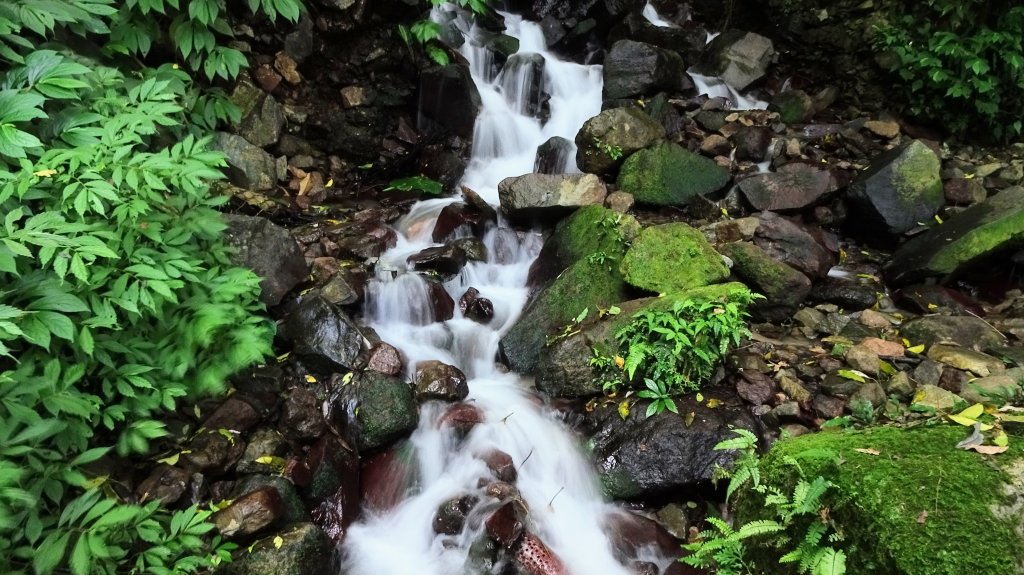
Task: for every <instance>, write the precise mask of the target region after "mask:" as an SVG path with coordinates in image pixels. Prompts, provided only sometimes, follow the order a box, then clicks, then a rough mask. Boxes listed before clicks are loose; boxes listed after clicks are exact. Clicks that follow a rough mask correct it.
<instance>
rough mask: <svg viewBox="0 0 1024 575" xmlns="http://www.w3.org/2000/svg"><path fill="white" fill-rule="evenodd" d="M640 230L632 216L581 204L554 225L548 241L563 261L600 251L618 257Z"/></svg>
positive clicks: (573, 260) (581, 257)
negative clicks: (551, 236)
mask: <svg viewBox="0 0 1024 575" xmlns="http://www.w3.org/2000/svg"><path fill="white" fill-rule="evenodd" d="M639 233H640V224H639V223H637V221H636V218H634V217H633V216H628V215H622V214H619V213H617V212H615V211H612V210H609V209H608V208H606V207H604V206H598V205H594V206H584V207H582V208H580V209H578V210H576V211H575V212H574V213H573V214H572V215H571V216H569V217H567V218H565V219H564V220H562V221H561V222H559V224H558V226H556V227H555V233H554V234H553V240H552V242H553V243H555V244H556V245H557V246H558V250H559V255H560V256H561V257H563V258H564V259H566V260H567V262H575V261H578V260H581V259H583V258H585V257H587V256H589V255H591V254H595V253H599V252H604V253H606V254H608V255H609V256H614V257H622V255H623V254H624V253H625V252H626V246H627V245H628V243H629V242H631V241H632V240H633V238H635V237H636V235H637V234H639Z"/></svg>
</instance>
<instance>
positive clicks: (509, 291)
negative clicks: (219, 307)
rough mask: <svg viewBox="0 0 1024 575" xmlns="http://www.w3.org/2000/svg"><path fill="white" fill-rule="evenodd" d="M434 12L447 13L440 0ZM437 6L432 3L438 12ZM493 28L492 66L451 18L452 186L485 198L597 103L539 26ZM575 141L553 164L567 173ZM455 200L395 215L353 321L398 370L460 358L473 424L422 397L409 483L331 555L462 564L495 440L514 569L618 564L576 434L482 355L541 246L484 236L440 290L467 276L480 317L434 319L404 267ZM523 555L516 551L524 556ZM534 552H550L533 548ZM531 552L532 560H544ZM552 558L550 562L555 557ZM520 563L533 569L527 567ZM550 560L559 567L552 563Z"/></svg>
mask: <svg viewBox="0 0 1024 575" xmlns="http://www.w3.org/2000/svg"><path fill="white" fill-rule="evenodd" d="M439 10H442V11H452V10H453V9H452V8H450V7H442V8H441V9H439ZM442 15H444V14H443V13H435V16H437V17H440V16H442ZM503 16H504V18H505V24H506V26H507V30H506V33H507V34H509V35H512V36H515V37H516V38H518V39H519V42H520V48H519V53H518V54H517V55H514V56H512V57H511V58H509V63H508V64H506V66H505V68H504V69H503V70H501V71H500V72H498V73H497V74H495V73H494V72H493V70H492V69H491V61H492V59H491V58H490V56H489V55H488V53H487V51H486V50H485V49H484V48H483V47H482V46H481V45H480V42H478V41H476V39H475V34H476V30H474V29H473V28H472V27H471V25H470V23H469V21H468V20H466V19H463V17H462V16H459V17H458V22H459V25H460V27H461V28H462V29H463V30H464V32H465V33H466V36H467V42H466V43H465V45H464V46H463V48H462V53H463V55H464V56H465V57H466V59H467V60H468V61H469V63H470V69H471V71H472V74H473V79H474V81H475V82H476V84H477V88H478V89H479V91H480V94H481V97H482V101H483V110H482V112H481V114H480V116H479V117H478V118H477V123H476V129H475V134H474V142H473V153H472V158H471V161H470V163H469V166H468V169H467V171H466V174H465V176H464V179H463V185H465V186H467V187H469V188H471V189H473V190H475V191H476V192H478V193H479V194H480V196H481V197H483V198H484V199H486V200H487V201H488V202H489V203H491V204H492V205H493V204H497V203H498V195H497V188H498V182H500V181H501V180H502V179H504V178H506V177H509V176H518V175H522V174H525V173H530V172H532V171H533V167H534V160H535V155H536V151H537V147H538V146H539V145H540V144H542V143H543V142H545V141H546V140H547V139H549V138H550V137H552V136H561V137H564V138H566V139H568V140H569V141H572V140H573V139H574V137H575V134H576V132H577V131H578V130H579V129H580V127H581V126H582V124H583V122H584V121H586V120H587V119H589V118H590V117H592V116H594V115H596V114H598V113H599V112H600V109H601V89H602V80H601V69H600V67H597V66H582V65H578V64H573V63H568V62H562V61H560V60H558V59H557V58H556V57H554V56H553V55H552V54H550V53H549V52H548V51H547V48H546V45H545V43H544V37H543V34H542V32H541V29H540V27H539V26H538V25H536V24H534V23H530V22H525V21H523V20H522V19H521V18H519V17H517V16H514V15H510V14H503ZM536 82H541V83H542V84H541V86H542V87H543V92H544V94H545V95H546V96H547V97H548V98H549V99H548V102H547V104H548V106H549V111H550V115H549V119H548V120H547V121H546V122H541V121H540V120H539V119H538V118H536V117H534V116H533V115H531V113H532V112H535V111H536V110H535V109H534V108H535V107H536V106H537V105H538V104H539V102H538V101H536V100H534V101H530V100H531V99H534V98H536V96H537V88H538V86H537V84H536ZM574 158H575V150H572V153H569V154H567V158H566V165H565V166H563V168H564V171H566V172H573V171H578V170H577V168H576V164H575V159H574ZM454 201H456V200H455V199H440V200H430V201H424V202H420V203H419V204H417V205H416V206H415V207H414V208H413V209H412V210H411V211H410V213H409V214H408V215H407V216H406V217H405V218H403V219H402V220H400V221H399V223H398V225H397V228H398V229H397V231H398V232H399V240H398V243H397V245H396V246H395V247H394V248H393V249H391V250H389V251H388V252H387V253H385V254H384V255H383V256H382V257H381V258H380V261H379V263H378V267H377V269H378V276H377V278H376V279H375V280H374V281H373V282H371V285H370V286H369V294H368V297H367V303H366V307H365V319H366V320H367V321H368V323H370V325H372V327H373V328H374V329H375V330H376V331H377V333H378V334H379V335H380V337H381V339H382V340H384V341H387V342H388V343H391V344H392V345H394V346H396V347H398V348H399V349H400V350H401V351H402V353H403V354H404V356H405V358H406V360H407V366H408V374H409V375H410V376H411V375H412V374H413V371H414V369H415V365H416V364H417V362H420V361H424V360H440V361H442V362H445V363H448V364H452V365H455V366H457V367H459V368H460V369H462V370H463V371H464V372H465V373H466V375H467V377H468V378H469V387H470V395H469V398H468V399H467V401H469V402H471V403H472V404H473V405H474V406H475V407H476V408H478V409H479V410H480V411H481V412H482V414H483V420H484V421H483V423H480V424H478V425H476V426H475V427H473V429H472V431H471V432H470V433H469V435H468V436H467V437H465V438H464V439H459V438H457V437H456V435H455V434H454V432H453V431H452V430H451V429H450V428H443V429H442V428H441V426H440V425H439V419H440V418H441V417H442V415H443V413H444V410H445V406H444V405H441V404H426V405H424V406H423V407H422V408H421V414H420V425H419V428H418V429H417V430H416V431H415V432H414V434H413V435H412V437H411V439H410V445H411V446H412V448H413V449H412V451H413V453H414V457H415V463H414V465H415V467H416V476H417V483H416V485H415V487H414V488H412V489H411V490H410V491H411V492H410V493H408V494H407V495H406V497H405V499H404V500H402V501H401V502H400V503H398V504H397V505H396V506H394V507H393V508H391V509H389V510H386V511H377V512H375V511H371V510H368V511H367V512H366V514H364V517H363V518H362V520H361V521H360V522H358V523H357V524H355V525H353V526H352V528H351V530H350V531H349V533H348V535H347V539H346V542H345V544H344V549H343V554H344V557H345V566H344V568H345V573H348V574H350V575H381V574H387V575H462V574H463V573H464V572H465V570H466V566H467V561H468V560H469V557H470V547H471V546H472V545H473V544H474V542H476V541H479V540H480V539H481V538H482V537H485V535H484V534H483V532H484V526H483V522H484V520H485V519H486V518H487V516H488V515H489V514H490V513H493V511H494V510H495V508H496V506H497V504H498V500H497V499H495V498H494V497H489V496H488V495H486V493H485V490H484V488H483V487H481V479H482V478H487V477H490V476H491V472H490V471H489V470H488V468H487V466H486V464H485V462H484V458H485V457H486V456H487V455H488V454H491V453H494V452H495V451H501V452H504V453H506V454H508V455H509V456H511V458H512V461H513V463H514V466H515V468H516V471H517V475H518V478H517V479H516V481H515V486H516V489H517V490H518V493H519V498H520V500H521V501H522V502H523V503H525V506H526V507H527V508H528V510H529V511H528V520H527V523H528V524H527V525H526V531H527V533H528V534H529V535H528V536H527V537H526V538H525V543H523V544H521V546H520V549H519V553H520V554H521V555H520V556H519V558H520V560H521V561H522V562H521V563H520V567H522V568H525V569H526V570H527V571H528V572H531V573H540V572H543V573H567V574H571V575H585V574H592V573H601V574H602V575H626V574H627V573H628V570H627V569H626V568H625V567H623V566H622V565H621V564H620V563H619V562H618V561H617V560H616V559H615V557H614V554H613V551H612V546H611V544H610V543H609V540H608V537H607V536H606V533H605V531H606V530H605V529H604V525H605V523H606V520H607V517H608V514H609V513H611V512H613V511H614V508H613V507H611V506H610V505H608V504H606V503H604V502H603V501H602V498H601V495H600V492H599V489H598V486H597V484H596V481H595V478H594V474H593V471H592V469H591V468H590V465H589V463H588V462H587V460H586V458H585V457H584V456H583V455H582V454H581V453H580V452H579V447H578V446H577V444H576V440H575V438H574V437H573V436H572V435H571V434H570V433H569V431H568V430H567V429H565V428H564V426H563V425H562V424H561V423H560V422H559V421H558V420H557V419H556V418H555V417H554V416H553V415H552V414H551V413H549V412H548V411H547V410H545V409H544V407H543V405H542V403H541V402H540V401H539V400H538V398H537V397H535V396H534V395H532V394H531V393H530V392H529V391H528V389H527V383H528V382H526V381H524V380H523V378H521V377H520V376H519V375H517V374H514V373H505V372H503V371H501V370H500V369H498V367H497V366H496V364H495V361H494V358H495V355H496V353H497V351H498V342H499V339H500V337H501V335H502V334H503V333H504V332H505V331H506V330H508V329H509V328H510V327H511V326H512V324H513V323H514V322H515V321H516V319H517V318H518V316H519V314H520V313H521V311H522V308H523V306H524V304H525V303H526V299H527V289H526V287H525V284H526V279H527V273H528V270H529V266H530V264H531V262H532V261H533V259H534V258H535V257H536V255H537V253H538V252H539V250H540V246H541V241H540V237H539V235H538V234H526V235H525V236H521V235H519V234H517V233H516V232H514V231H512V230H510V229H508V228H505V227H501V226H495V227H492V228H491V229H490V230H489V231H487V233H486V234H485V235H484V238H483V241H484V243H485V245H486V247H487V249H488V253H489V257H488V261H487V262H476V263H471V264H469V265H468V266H466V267H465V268H464V269H463V270H462V271H461V273H460V274H459V275H458V276H457V277H455V278H454V279H452V280H450V281H448V282H447V283H445V284H444V288H445V289H446V290H447V291H448V293H449V294H450V295H451V296H452V297H453V298H454V299H455V300H456V301H457V300H458V299H459V298H460V296H461V295H462V294H463V293H464V292H465V291H466V290H467V289H468V288H469V287H474V288H477V289H478V290H479V291H480V295H481V296H483V297H486V298H488V299H490V300H491V301H492V302H493V304H494V316H493V319H492V320H491V321H490V322H489V323H488V324H487V325H482V324H480V323H477V322H474V321H472V320H470V319H466V318H463V317H462V315H461V314H460V313H459V310H458V309H456V310H455V318H454V319H451V320H449V321H446V322H443V323H440V322H436V321H434V319H435V318H434V317H433V315H432V310H431V308H430V305H429V297H430V296H429V286H428V285H427V283H426V280H424V279H423V278H422V277H420V276H419V275H418V274H416V273H413V272H411V271H410V270H409V269H408V267H407V265H406V263H405V262H406V258H407V257H408V256H409V255H411V254H413V253H416V252H418V251H420V250H422V249H424V248H427V247H432V246H435V245H437V244H434V243H432V242H431V231H432V229H433V226H434V222H435V220H436V219H437V216H438V214H439V213H440V211H441V210H442V209H443V208H444V206H446V205H448V204H450V203H452V202H454ZM467 494H468V495H474V496H476V497H478V498H479V503H477V505H476V506H475V508H474V510H473V511H472V512H471V513H470V515H469V518H468V520H467V521H466V524H465V527H464V528H463V530H462V531H461V533H459V534H458V535H453V536H443V535H438V534H436V533H435V531H434V529H433V528H432V520H433V518H434V515H435V513H436V512H437V510H438V507H439V506H440V505H441V504H443V503H445V502H447V501H450V500H452V499H453V498H457V497H460V496H462V495H467ZM545 545H546V546H547V548H549V549H550V551H551V555H553V556H554V557H557V558H558V559H557V560H555V563H554V566H552V564H550V563H549V564H548V565H547V567H546V568H548V569H549V570H548V571H537V570H536V569H541V567H538V566H537V565H539V564H538V563H536V561H538V559H537V558H536V557H534V558H533V559H532V561H534V562H535V563H533V567H530V565H531V563H530V562H529V561H531V559H530V557H529V556H528V555H529V554H530V553H534V555H536V552H537V548H538V546H539V547H540V549H541V550H542V551H545V550H544V549H543V547H544V546H545ZM523 554H525V555H523ZM541 555H542V556H543V557H549V555H546V554H545V552H542V553H541ZM543 557H542V559H543ZM559 563H560V564H561V565H560V566H559V565H558V564H559ZM531 569H534V570H533V571H531ZM559 569H561V570H559Z"/></svg>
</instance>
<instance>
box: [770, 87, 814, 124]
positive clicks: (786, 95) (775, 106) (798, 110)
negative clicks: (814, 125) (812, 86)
mask: <svg viewBox="0 0 1024 575" xmlns="http://www.w3.org/2000/svg"><path fill="white" fill-rule="evenodd" d="M768 109H769V110H770V111H773V112H778V113H779V121H780V122H782V123H784V124H805V123H807V122H809V121H810V119H811V118H812V117H814V100H812V99H811V97H810V96H808V95H807V92H804V91H803V90H785V91H782V92H779V93H777V94H775V96H773V97H772V100H771V102H770V103H769V104H768Z"/></svg>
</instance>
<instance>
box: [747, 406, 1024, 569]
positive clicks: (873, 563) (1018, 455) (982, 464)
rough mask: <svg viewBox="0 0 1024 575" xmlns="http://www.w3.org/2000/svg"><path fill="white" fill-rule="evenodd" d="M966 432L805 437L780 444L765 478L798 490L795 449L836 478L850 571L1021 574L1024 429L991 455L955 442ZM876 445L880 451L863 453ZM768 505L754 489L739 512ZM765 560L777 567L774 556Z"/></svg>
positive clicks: (812, 471) (816, 471)
mask: <svg viewBox="0 0 1024 575" xmlns="http://www.w3.org/2000/svg"><path fill="white" fill-rule="evenodd" d="M967 433H968V431H967V430H965V428H963V427H959V426H946V425H943V426H934V427H920V428H912V429H906V428H896V427H879V428H873V429H868V430H864V431H839V432H832V433H828V432H822V433H817V434H810V435H803V436H800V437H796V438H792V439H786V440H782V441H779V442H778V443H776V444H775V446H774V447H773V448H772V450H771V451H770V452H769V453H768V454H767V455H766V456H765V458H764V459H763V461H762V466H761V472H762V477H763V480H764V481H765V482H766V483H768V484H769V485H775V486H779V487H781V488H782V490H783V492H786V491H787V490H791V489H792V487H793V485H794V483H795V481H796V479H797V478H796V475H795V470H794V468H793V467H792V466H791V465H787V464H785V463H784V462H783V459H784V458H786V457H796V458H798V460H799V461H800V464H801V466H802V467H803V470H804V474H805V476H806V477H808V478H813V477H816V476H818V475H821V476H823V477H825V478H826V479H828V480H829V481H831V482H832V483H834V484H835V485H836V491H835V496H836V499H835V500H834V501H835V503H834V504H833V505H832V506H831V508H830V517H831V519H832V520H833V521H835V522H836V525H837V526H838V528H839V529H840V530H841V532H842V533H843V535H844V537H845V540H844V541H843V542H842V543H840V544H839V546H840V547H842V548H843V549H844V550H845V551H846V554H847V558H848V559H847V572H848V573H857V574H858V575H962V574H963V573H978V574H981V573H986V574H988V573H992V574H997V573H998V574H1017V575H1020V574H1022V573H1024V515H1022V514H1021V508H1022V507H1024V436H1019V435H1015V436H1011V437H1010V450H1009V451H1008V452H1006V453H1002V454H1000V455H997V456H988V455H982V454H979V453H975V452H974V451H965V450H962V449H957V448H956V444H957V443H958V442H959V441H960V440H962V439H964V438H965V437H966V435H967ZM868 449H870V450H877V451H878V454H877V455H874V454H873V452H870V451H868V452H865V451H858V450H868ZM757 501H760V500H759V499H758V500H757ZM762 511H763V510H762V509H761V508H760V503H757V502H756V501H755V500H754V499H753V498H751V496H750V494H749V493H746V494H744V495H742V496H741V498H740V500H739V519H740V520H742V521H749V520H751V519H754V518H756V517H757V516H758V514H759V513H761V512H762ZM765 552H766V550H764V549H754V553H755V554H761V553H765ZM761 559H762V562H761V565H762V566H763V568H765V569H766V570H768V571H771V567H772V566H773V565H772V563H771V561H769V560H767V559H764V558H763V557H762V558H761ZM774 567H775V568H776V569H778V566H777V565H774ZM779 572H783V571H779ZM785 572H787V573H788V572H789V571H785Z"/></svg>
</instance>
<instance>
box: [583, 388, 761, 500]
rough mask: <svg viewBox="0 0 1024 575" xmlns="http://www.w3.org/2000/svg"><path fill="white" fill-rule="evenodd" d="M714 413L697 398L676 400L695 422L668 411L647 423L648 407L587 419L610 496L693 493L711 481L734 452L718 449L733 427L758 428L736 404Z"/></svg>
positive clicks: (610, 410) (601, 410)
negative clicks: (730, 427)
mask: <svg viewBox="0 0 1024 575" xmlns="http://www.w3.org/2000/svg"><path fill="white" fill-rule="evenodd" d="M720 400H724V401H723V404H721V405H719V407H716V408H715V409H710V408H708V407H706V406H705V405H703V404H701V403H698V402H697V401H696V400H695V399H694V398H693V397H692V396H688V397H684V398H681V399H677V400H676V403H677V404H678V405H679V411H680V412H681V413H690V412H693V413H694V418H693V421H692V423H690V424H689V425H687V421H686V420H684V418H682V417H679V416H678V415H676V414H674V413H670V412H668V411H666V412H663V413H661V414H659V415H655V416H653V417H649V418H645V417H644V416H643V413H644V411H645V410H646V408H647V404H646V402H639V403H637V404H635V405H634V406H633V407H632V408H631V409H630V414H629V417H627V418H625V419H623V418H622V417H620V416H619V414H618V412H617V409H616V406H614V405H613V406H600V407H597V408H596V409H594V411H593V412H591V413H589V414H587V416H586V417H587V427H588V428H589V429H592V430H594V434H593V436H592V438H591V442H592V444H593V446H594V447H593V456H594V460H595V461H596V462H597V464H598V469H599V473H600V475H601V482H602V484H603V486H604V491H605V494H606V495H607V496H608V497H611V498H615V499H634V498H645V497H655V496H658V495H663V494H667V493H671V492H673V491H675V490H679V489H687V488H692V487H694V486H696V485H698V484H702V483H705V482H708V481H710V480H711V479H712V477H713V476H714V473H715V469H716V468H717V467H719V466H721V467H727V466H729V465H730V464H731V463H732V462H733V461H734V460H735V458H736V454H735V453H734V452H728V451H715V450H714V449H713V448H714V446H715V445H716V444H717V443H718V442H720V441H722V440H724V439H727V438H731V437H733V436H734V434H733V432H732V431H731V430H730V429H729V426H730V425H735V426H737V427H743V428H746V429H751V430H753V429H754V421H753V420H752V419H751V418H750V416H749V415H747V413H746V412H745V411H744V410H743V409H742V408H740V407H739V406H738V404H737V402H736V400H735V399H730V398H721V399H720Z"/></svg>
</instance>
